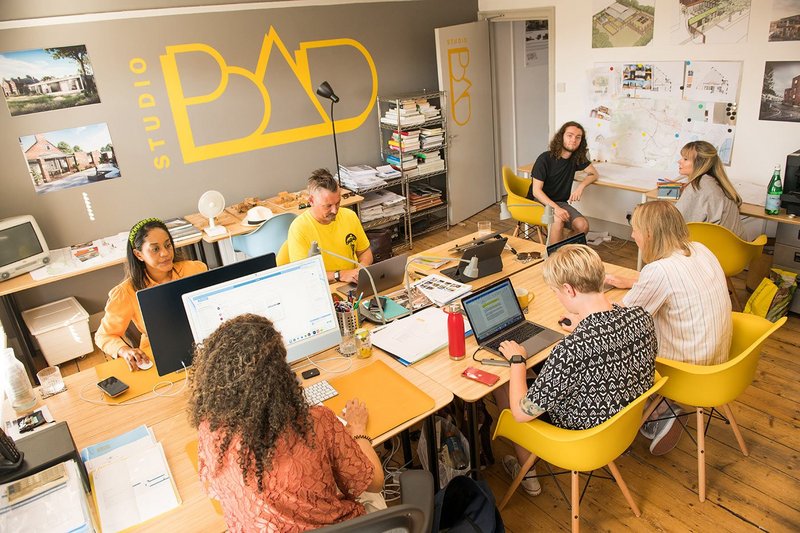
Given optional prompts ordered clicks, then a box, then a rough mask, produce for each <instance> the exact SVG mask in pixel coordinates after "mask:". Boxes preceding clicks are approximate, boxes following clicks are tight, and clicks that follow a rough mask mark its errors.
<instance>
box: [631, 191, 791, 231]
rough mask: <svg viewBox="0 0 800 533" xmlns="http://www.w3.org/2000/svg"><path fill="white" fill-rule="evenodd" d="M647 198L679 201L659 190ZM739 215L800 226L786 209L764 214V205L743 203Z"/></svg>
mask: <svg viewBox="0 0 800 533" xmlns="http://www.w3.org/2000/svg"><path fill="white" fill-rule="evenodd" d="M645 197H646V199H647V201H652V200H668V201H671V202H675V201H677V199H676V198H659V197H658V189H653V190H651V191H647V194H646V195H645ZM739 214H740V215H741V216H743V217H751V218H760V219H762V220H769V221H770V222H777V223H778V224H792V225H795V226H798V225H800V217H797V216H795V215H789V214H787V213H786V209H781V210H780V213H779V214H777V215H768V214H767V213H765V212H764V206H763V205H757V204H747V203H744V202H742V205H740V206H739Z"/></svg>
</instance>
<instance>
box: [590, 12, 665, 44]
mask: <svg viewBox="0 0 800 533" xmlns="http://www.w3.org/2000/svg"><path fill="white" fill-rule="evenodd" d="M593 7H594V15H593V16H592V48H618V47H621V46H645V45H647V44H650V42H651V41H652V40H653V25H654V22H655V13H656V8H655V0H594V4H593Z"/></svg>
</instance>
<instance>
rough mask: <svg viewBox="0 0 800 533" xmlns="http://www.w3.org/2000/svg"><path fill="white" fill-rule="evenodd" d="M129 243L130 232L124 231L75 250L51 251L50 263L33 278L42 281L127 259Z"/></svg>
mask: <svg viewBox="0 0 800 533" xmlns="http://www.w3.org/2000/svg"><path fill="white" fill-rule="evenodd" d="M127 242H128V232H127V231H123V232H120V233H118V234H116V235H112V236H111V237H106V238H104V239H96V240H94V241H92V242H88V243H83V244H79V245H76V247H75V248H74V249H73V248H72V247H70V246H68V247H66V248H57V249H55V250H50V263H49V264H48V265H47V266H43V267H42V268H37V269H36V270H33V271H31V278H33V279H34V280H35V281H41V280H43V279H47V278H52V277H54V276H60V275H63V274H69V273H72V272H78V271H81V270H84V269H89V268H95V267H98V266H100V265H105V264H107V263H113V262H114V261H119V260H121V259H125V247H126V246H127Z"/></svg>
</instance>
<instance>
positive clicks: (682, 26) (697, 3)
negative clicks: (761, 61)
mask: <svg viewBox="0 0 800 533" xmlns="http://www.w3.org/2000/svg"><path fill="white" fill-rule="evenodd" d="M672 1H673V4H672V10H673V13H672V26H671V28H670V42H671V43H672V44H728V43H744V42H747V31H748V26H749V25H750V0H672Z"/></svg>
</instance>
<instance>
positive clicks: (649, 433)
mask: <svg viewBox="0 0 800 533" xmlns="http://www.w3.org/2000/svg"><path fill="white" fill-rule="evenodd" d="M657 430H658V422H649V421H648V422H645V423H644V424H642V427H640V428H639V433H641V434H642V435H643V436H644V437H645V438H646V439H648V440H653V438H654V437H655V436H656V431H657Z"/></svg>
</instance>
